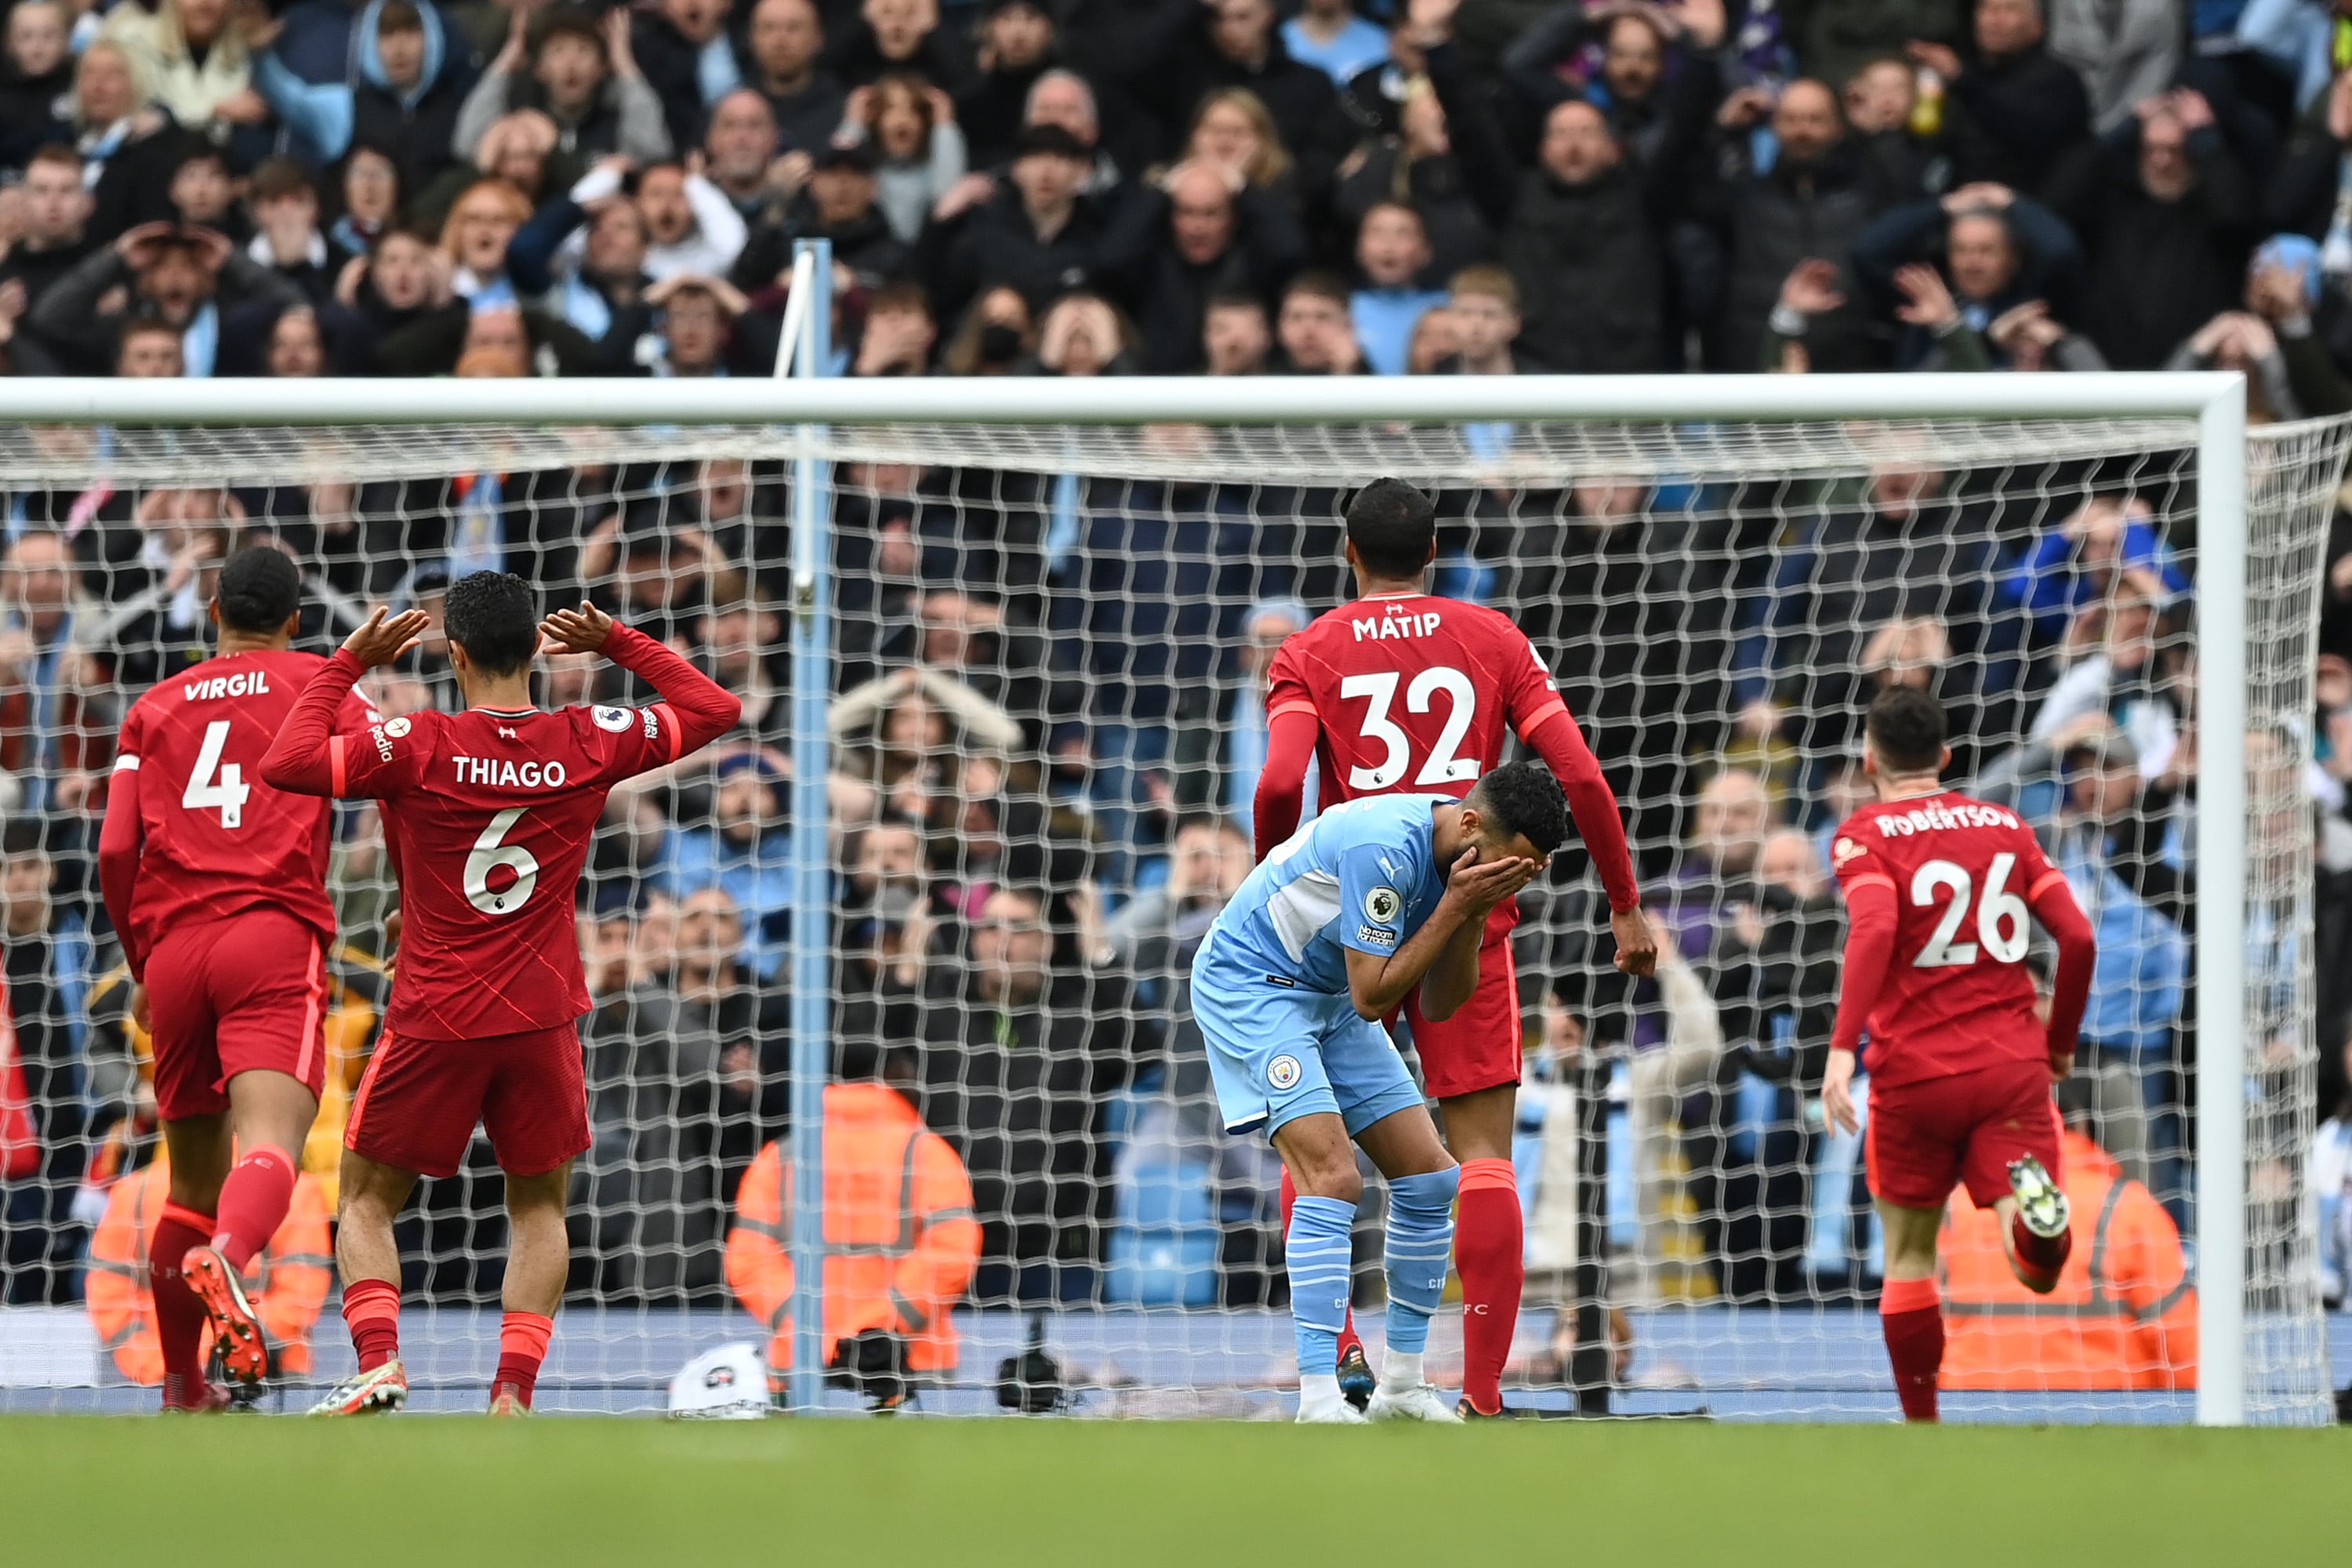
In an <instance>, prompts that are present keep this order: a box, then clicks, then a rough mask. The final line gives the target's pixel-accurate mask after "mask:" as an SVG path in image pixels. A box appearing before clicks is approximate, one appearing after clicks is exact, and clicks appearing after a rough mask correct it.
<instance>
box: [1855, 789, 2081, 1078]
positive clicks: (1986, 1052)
mask: <svg viewBox="0 0 2352 1568" xmlns="http://www.w3.org/2000/svg"><path fill="white" fill-rule="evenodd" d="M1830 859H1831V861H1832V865H1833V866H1834V868H1835V869H1836V871H1837V879H1838V883H1839V885H1840V886H1841V887H1843V889H1845V890H1846V892H1847V894H1848V895H1849V897H1851V895H1852V893H1853V890H1854V889H1857V888H1861V887H1864V886H1865V885H1869V884H1872V883H1876V884H1878V885H1880V886H1883V887H1885V888H1888V889H1892V890H1893V892H1894V894H1895V950H1894V955H1893V957H1892V958H1891V959H1890V960H1889V961H1888V963H1887V966H1886V979H1885V983H1884V984H1883V985H1882V986H1881V987H1880V989H1879V993H1878V1000H1877V1005H1875V1006H1874V1007H1873V1008H1872V1009H1871V1012H1870V1016H1869V1018H1868V1019H1867V1020H1866V1021H1865V1022H1866V1026H1867V1027H1868V1028H1869V1031H1870V1044H1869V1048H1868V1050H1867V1052H1866V1053H1865V1055H1864V1061H1865V1063H1866V1065H1867V1066H1868V1068H1869V1069H1870V1075H1871V1081H1872V1082H1873V1083H1874V1084H1877V1085H1879V1086H1880V1087H1882V1088H1885V1087H1893V1086H1895V1085H1898V1084H1906V1083H1914V1082H1916V1081H1918V1080H1919V1079H1929V1078H1945V1077H1949V1076H1951V1075H1953V1074H1956V1073H1965V1072H1973V1071H1975V1070H1977V1069H1979V1068H1988V1067H1991V1066H1994V1065H1996V1064H1997V1063H2000V1062H2004V1061H2011V1060H2015V1061H2040V1060H2042V1058H2043V1055H2044V1054H2045V1052H2046V1050H2047V1043H2046V1035H2047V1031H2046V1030H2045V1029H2044V1027H2043V1026H2042V1022H2041V1020H2040V1019H2039V1018H2038V1017H2036V1016H2035V1015H2034V990H2033V977H2032V974H2031V973H2028V972H2027V970H2026V966H2025V953H2026V948H2027V946H2028V944H2029V943H2030V942H2032V936H2033V915H2032V904H2033V901H2034V900H2036V899H2038V898H2040V897H2041V896H2042V893H2044V892H2045V891H2047V890H2048V889H2049V888H2050V887H2051V886H2053V884H2055V883H2058V882H2063V880H2064V878H2063V876H2062V875H2061V874H2060V873H2059V872H2058V871H2057V870H2056V869H2055V868H2053V867H2052V866H2051V864H2050V860H2049V858H2048V857H2047V856H2046V855H2044V854H2043V853H2042V845H2041V843H2040V842H2039V841H2038V840H2037V839H2036V838H2035V837H2033V830H2032V828H2030V827H2028V826H2025V824H2024V823H2023V822H2022V821H2021V820H2020V819H2019V817H2018V816H2017V814H2016V813H2015V812H2012V811H2011V810H2009V809H2008V808H2007V807H2005V806H1998V805H1987V804H1986V803H1984V802H1982V801H1979V800H1971V799H1969V797H1968V796H1967V795H1959V794H1958V793H1955V792H1952V791H1946V792H1944V793H1942V794H1940V795H1927V796H1923V797H1920V798H1916V799H1911V800H1894V801H1879V802H1876V803H1874V804H1873V805H1865V806H1864V807H1863V808H1862V809H1861V810H1860V811H1857V812H1855V813H1854V814H1853V816H1850V817H1848V818H1846V820H1845V821H1844V822H1843V824H1841V825H1840V826H1839V827H1838V830H1837V836H1836V837H1835V838H1834V839H1832V842H1831V845H1830Z"/></svg>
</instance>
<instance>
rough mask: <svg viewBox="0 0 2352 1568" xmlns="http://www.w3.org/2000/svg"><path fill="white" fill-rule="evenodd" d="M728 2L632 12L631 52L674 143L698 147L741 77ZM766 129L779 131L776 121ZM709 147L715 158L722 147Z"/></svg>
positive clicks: (676, 2)
mask: <svg viewBox="0 0 2352 1568" xmlns="http://www.w3.org/2000/svg"><path fill="white" fill-rule="evenodd" d="M730 4H731V0H662V4H661V5H658V6H656V7H655V8H653V9H651V10H644V9H639V10H635V12H634V13H633V14H632V15H631V16H630V19H629V53H630V55H631V56H632V57H633V58H635V60H636V62H637V68H638V69H639V70H640V71H642V72H643V73H644V75H645V79H646V84H647V85H648V86H650V87H651V88H652V89H653V90H654V93H655V96H656V97H657V98H659V99H660V100H661V106H662V112H663V115H664V117H665V120H666V121H667V125H668V127H669V143H670V145H671V147H673V148H676V149H679V150H681V151H682V150H684V149H686V148H688V147H696V146H700V145H701V144H702V142H703V138H704V135H705V131H706V127H709V126H712V125H715V123H716V121H717V120H718V118H719V109H720V106H722V105H723V104H725V103H726V102H727V101H728V99H729V97H730V92H731V90H732V89H734V88H735V87H736V85H737V84H738V83H740V81H741V80H742V76H741V68H740V64H739V62H738V61H737V58H736V54H735V44H734V39H733V38H732V37H730V33H729V27H728V23H729V15H728V13H729V8H730ZM768 131H769V134H770V135H771V137H772V136H773V135H774V134H775V131H776V127H775V125H774V124H773V122H772V121H771V123H770V125H769V127H768ZM710 152H711V156H712V158H713V160H714V162H715V161H716V160H717V158H718V156H719V150H718V148H717V147H716V146H713V147H712V148H711V149H710ZM772 155H773V154H771V156H772ZM763 172H764V171H763Z"/></svg>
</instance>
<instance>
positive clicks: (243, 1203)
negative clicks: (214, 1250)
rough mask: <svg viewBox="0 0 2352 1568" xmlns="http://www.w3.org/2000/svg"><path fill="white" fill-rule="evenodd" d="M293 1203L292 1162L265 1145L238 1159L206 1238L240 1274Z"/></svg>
mask: <svg viewBox="0 0 2352 1568" xmlns="http://www.w3.org/2000/svg"><path fill="white" fill-rule="evenodd" d="M293 1201H294V1162H293V1161H292V1160H290V1159H289V1158H288V1157H287V1154H286V1152H285V1151H284V1150H282V1149H273V1148H271V1147H269V1146H268V1144H266V1143H265V1144H263V1145H262V1146H261V1147H260V1148H257V1149H256V1150H255V1151H254V1152H252V1153H250V1154H247V1156H246V1157H245V1158H244V1159H242V1160H239V1161H238V1162H237V1163H236V1166H235V1167H234V1168H233V1169H231V1170H230V1172H229V1173H228V1180H226V1182H223V1183H222V1184H221V1194H220V1217H219V1219H218V1220H216V1221H215V1226H217V1228H216V1229H215V1232H214V1234H213V1235H212V1236H211V1237H209V1238H208V1239H209V1240H210V1241H211V1242H212V1244H213V1245H214V1246H215V1247H218V1248H220V1254H221V1256H222V1257H223V1258H227V1259H228V1266H229V1267H230V1268H234V1269H236V1270H237V1271H238V1272H239V1273H243V1272H244V1270H245V1266H246V1265H247V1264H248V1263H250V1262H252V1261H253V1258H254V1255H255V1254H256V1253H257V1252H259V1251H260V1250H261V1249H262V1248H263V1247H267V1246H268V1245H269V1238H270V1237H273V1236H276V1235H277V1234H278V1226H281V1225H283V1224H285V1223H286V1208H287V1205H289V1204H291V1203H292V1202H293Z"/></svg>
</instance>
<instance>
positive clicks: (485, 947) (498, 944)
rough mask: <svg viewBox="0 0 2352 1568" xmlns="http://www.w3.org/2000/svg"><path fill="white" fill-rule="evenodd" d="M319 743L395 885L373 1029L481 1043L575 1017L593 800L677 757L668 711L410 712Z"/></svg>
mask: <svg viewBox="0 0 2352 1568" xmlns="http://www.w3.org/2000/svg"><path fill="white" fill-rule="evenodd" d="M328 744H329V752H328V758H329V765H330V767H331V770H332V772H333V786H334V793H335V794H336V795H346V796H349V795H366V796H373V798H375V799H376V800H379V801H381V802H382V803H383V819H384V840H385V843H386V845H387V847H389V849H390V851H391V855H392V860H393V865H394V869H396V870H397V871H398V873H399V875H400V890H401V934H400V963H399V964H398V965H397V966H396V967H395V968H394V971H393V987H392V1004H391V1006H390V1007H389V1008H388V1009H387V1011H386V1014H385V1017H384V1024H385V1026H386V1027H387V1028H390V1029H392V1030H393V1031H394V1032H395V1033H397V1034H400V1035H404V1036H411V1037H416V1038H419V1039H436V1040H469V1039H487V1038H490V1037H495V1036H499V1035H515V1034H522V1033H524V1032H526V1031H530V1030H535V1029H546V1028H552V1027H554V1026H557V1025H560V1024H565V1023H569V1022H571V1021H572V1020H573V1019H576V1018H578V1017H580V1016H582V1015H583V1014H584V1013H586V1012H587V1011H588V984H587V977H586V974H585V973H583V970H582V967H581V963H580V938H579V932H578V929H577V926H576V924H575V921H574V912H573V905H574V901H575V900H577V898H578V897H579V887H580V874H581V871H582V870H583V868H585V866H586V865H587V861H588V851H589V848H590V847H591V845H592V844H593V841H594V839H595V836H596V824H597V821H598V819H600V818H601V817H602V816H604V796H605V794H606V792H607V791H609V790H610V789H611V788H612V786H613V785H614V784H618V783H620V782H621V781H622V780H623V779H625V778H628V777H630V776H632V775H634V774H636V773H644V772H646V770H647V769H649V768H655V767H659V766H661V765H663V764H664V763H672V762H675V761H677V759H678V757H679V756H681V755H683V754H684V752H685V750H686V739H685V730H684V727H683V725H682V724H681V722H680V721H679V718H678V715H677V712H676V711H675V710H673V709H672V708H671V707H670V705H669V704H668V703H667V702H660V703H656V704H655V705H654V706H653V707H650V708H644V709H636V708H566V709H562V710H558V711H555V712H541V711H539V710H527V711H522V712H513V713H508V712H499V711H497V710H491V709H487V708H476V709H471V710H467V711H466V712H463V713H436V712H426V713H414V714H409V715H406V716H404V717H402V718H397V719H390V720H386V721H384V722H383V723H381V724H376V725H373V726H371V727H369V728H368V729H366V730H364V731H360V732H358V733H355V734H341V733H339V734H337V735H336V736H335V737H334V738H333V739H332V740H331V742H329V743H328Z"/></svg>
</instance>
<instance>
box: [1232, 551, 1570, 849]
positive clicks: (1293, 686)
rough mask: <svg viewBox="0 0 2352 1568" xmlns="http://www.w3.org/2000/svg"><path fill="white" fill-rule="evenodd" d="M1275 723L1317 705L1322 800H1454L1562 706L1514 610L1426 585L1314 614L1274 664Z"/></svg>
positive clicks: (1268, 704)
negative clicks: (1429, 590) (1514, 736)
mask: <svg viewBox="0 0 2352 1568" xmlns="http://www.w3.org/2000/svg"><path fill="white" fill-rule="evenodd" d="M1267 679H1268V682H1269V684H1268V689H1267V691H1266V700H1265V712H1266V718H1267V719H1268V721H1272V720H1274V719H1276V718H1278V717H1280V716H1281V715H1282V714H1284V713H1286V712H1290V711H1294V710H1300V711H1307V712H1311V713H1313V714H1314V715H1315V716H1316V718H1317V719H1318V721H1320V723H1321V725H1322V728H1323V736H1322V739H1321V740H1320V741H1318V742H1317V743H1316V756H1317V759H1318V763H1320V766H1321V769H1322V781H1321V785H1320V787H1319V789H1318V792H1317V796H1316V798H1317V799H1318V800H1320V801H1322V802H1323V803H1324V804H1325V805H1330V804H1333V803H1336V802H1339V801H1346V800H1360V799H1362V798H1363V797H1365V796H1367V795H1402V794H1412V795H1432V794H1434V795H1451V796H1453V797H1454V799H1456V800H1459V799H1461V798H1462V797H1463V796H1464V795H1468V794H1469V793H1470V786H1471V785H1473V784H1476V783H1477V782H1478V780H1479V779H1480V778H1481V777H1483V776H1484V775H1485V774H1486V773H1490V772H1492V771H1493V770H1494V768H1495V767H1496V765H1498V764H1499V763H1501V762H1502V760H1503V747H1504V746H1505V745H1506V744H1507V742H1508V741H1509V740H1510V736H1511V733H1512V731H1514V730H1516V731H1517V732H1518V733H1520V734H1522V735H1524V734H1526V733H1527V732H1528V731H1529V730H1531V729H1533V728H1534V727H1535V726H1536V725H1537V723H1538V722H1539V721H1543V720H1544V719H1546V718H1548V717H1549V715H1550V714H1551V713H1552V712H1554V711H1555V710H1562V709H1564V708H1565V707H1566V706H1567V704H1566V703H1565V702H1563V701H1562V700H1560V695H1559V689H1558V688H1557V687H1556V686H1555V685H1554V684H1553V682H1552V678H1551V672H1550V671H1549V670H1548V669H1546V668H1544V665H1543V660H1542V659H1541V658H1538V657H1537V655H1536V650H1535V647H1534V645H1533V644H1531V643H1529V642H1528V638H1527V634H1526V633H1524V632H1522V631H1520V630H1519V628H1518V627H1517V626H1514V625H1512V624H1511V620H1510V617H1509V616H1505V615H1502V614H1501V613H1499V612H1497V611H1495V610H1490V609H1487V608H1486V607H1485V606H1484V605H1471V604H1465V603H1463V602H1462V601H1460V600H1458V599H1444V598H1439V597H1437V596H1436V595H1431V594H1405V595H1395V596H1392V597H1381V598H1373V599H1359V600H1357V601H1356V602H1355V603H1353V604H1351V605H1341V606H1340V607H1339V608H1338V609H1336V610H1332V611H1330V612H1329V613H1328V614H1326V615H1322V616H1318V617H1316V620H1315V622H1314V624H1313V625H1311V626H1308V627H1307V629H1306V630H1304V631H1302V632H1299V633H1297V634H1296V635H1294V636H1293V637H1290V639H1289V640H1288V641H1286V642H1285V643H1284V644H1283V645H1282V648H1281V651H1280V652H1278V653H1276V655H1275V657H1274V663H1273V665H1272V667H1271V668H1269V670H1268V671H1267Z"/></svg>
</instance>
